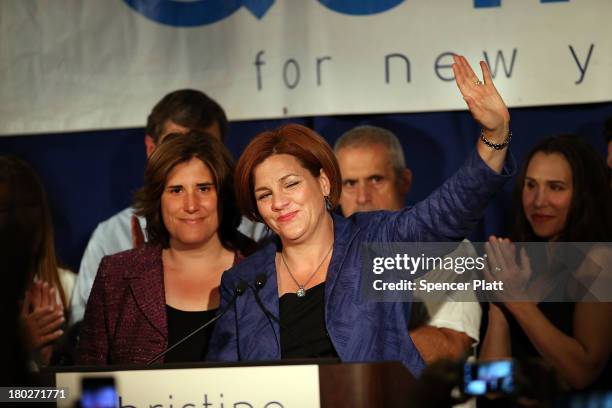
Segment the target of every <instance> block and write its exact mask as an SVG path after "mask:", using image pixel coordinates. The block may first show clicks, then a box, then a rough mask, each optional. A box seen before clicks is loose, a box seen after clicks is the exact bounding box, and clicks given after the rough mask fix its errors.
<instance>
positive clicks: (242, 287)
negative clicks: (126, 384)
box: [146, 279, 249, 365]
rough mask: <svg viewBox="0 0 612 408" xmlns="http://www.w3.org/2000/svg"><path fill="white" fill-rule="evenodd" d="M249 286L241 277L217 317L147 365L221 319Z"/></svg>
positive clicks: (148, 363)
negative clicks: (229, 299) (232, 294)
mask: <svg viewBox="0 0 612 408" xmlns="http://www.w3.org/2000/svg"><path fill="white" fill-rule="evenodd" d="M247 288H249V284H248V283H247V282H246V281H245V280H243V279H240V281H239V282H238V285H236V288H235V289H234V296H232V300H231V301H230V302H229V303H228V304H227V305H225V307H224V308H223V310H222V311H221V313H218V314H217V315H216V316H215V317H213V318H212V319H210V320H208V321H207V322H206V323H204V324H203V325H202V326H200V327H198V328H197V329H195V330H194V331H192V332H191V333H189V334H188V335H186V336H185V337H183V338H182V339H180V340H179V341H177V342H176V343H174V344H173V345H172V346H170V347H168V348H167V349H165V350H164V351H162V352H161V353H159V354H158V355H156V356H155V357H153V358H152V359H151V360H149V361H148V362H147V364H146V365H151V364H153V363H154V362H156V361H157V360H159V359H160V358H162V357H163V356H165V355H166V354H168V353H169V352H170V351H172V350H174V349H175V348H177V347H178V346H180V345H181V344H183V343H184V342H185V341H187V340H188V339H189V338H191V337H192V336H194V335H196V334H197V333H199V332H200V331H202V330H204V329H205V328H207V327H208V326H210V325H211V324H213V323H214V322H216V321H217V320H219V319H220V318H221V317H222V316H223V315H224V314H225V313H226V312H227V311H228V310H229V309H230V308H231V307H232V306H233V305H234V304H235V303H236V299H237V298H238V296H242V295H244V292H246V290H247Z"/></svg>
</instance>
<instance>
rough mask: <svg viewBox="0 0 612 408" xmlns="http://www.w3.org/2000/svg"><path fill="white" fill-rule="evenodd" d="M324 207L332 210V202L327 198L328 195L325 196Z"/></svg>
mask: <svg viewBox="0 0 612 408" xmlns="http://www.w3.org/2000/svg"><path fill="white" fill-rule="evenodd" d="M325 208H326V209H327V211H331V210H332V203H331V200H330V199H329V196H325Z"/></svg>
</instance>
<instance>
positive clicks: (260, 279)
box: [249, 273, 283, 354]
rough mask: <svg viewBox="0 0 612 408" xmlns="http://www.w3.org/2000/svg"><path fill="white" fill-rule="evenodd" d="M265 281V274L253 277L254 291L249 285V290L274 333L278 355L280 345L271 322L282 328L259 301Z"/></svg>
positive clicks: (278, 321) (266, 278) (280, 352)
mask: <svg viewBox="0 0 612 408" xmlns="http://www.w3.org/2000/svg"><path fill="white" fill-rule="evenodd" d="M267 281H268V277H267V276H266V274H265V273H260V274H259V275H257V276H256V277H255V289H253V287H251V286H250V285H249V288H250V289H251V290H252V291H253V295H254V296H255V303H257V306H259V308H260V309H261V311H262V312H263V314H264V315H265V316H266V318H267V319H268V323H269V324H270V328H271V329H272V333H274V340H275V341H276V346H277V347H278V351H279V354H282V351H281V345H280V342H279V341H278V337H276V331H275V330H274V325H273V324H272V320H274V321H275V322H276V323H278V325H279V326H280V327H283V326H282V325H281V322H280V320H279V319H278V318H277V317H276V316H274V315H273V314H272V312H270V311H269V310H268V309H267V308H266V307H265V306H264V304H263V302H262V301H261V298H260V297H259V291H260V290H261V289H262V288H263V287H264V286H265V284H266V282H267ZM270 319H272V320H270Z"/></svg>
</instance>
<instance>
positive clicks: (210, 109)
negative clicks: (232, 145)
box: [146, 89, 227, 143]
mask: <svg viewBox="0 0 612 408" xmlns="http://www.w3.org/2000/svg"><path fill="white" fill-rule="evenodd" d="M168 121H171V122H174V123H176V124H177V125H180V126H183V127H186V128H187V129H205V128H207V127H209V126H211V125H212V124H213V123H215V122H217V123H218V124H219V130H220V132H221V141H223V140H225V135H226V134H227V117H226V116H225V112H224V111H223V108H222V107H221V106H220V105H219V104H218V103H217V102H215V101H214V100H213V99H212V98H210V97H209V96H208V95H206V94H205V93H204V92H201V91H197V90H195V89H179V90H177V91H174V92H170V93H169V94H167V95H165V96H164V97H163V98H162V99H161V100H160V101H159V102H157V104H156V105H155V106H154V107H153V110H152V111H151V113H150V114H149V117H148V118H147V128H146V130H147V135H149V136H151V137H152V138H153V140H154V141H155V143H157V142H159V138H160V137H161V136H162V133H163V131H164V127H165V126H166V123H167V122H168Z"/></svg>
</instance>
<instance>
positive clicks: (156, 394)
mask: <svg viewBox="0 0 612 408" xmlns="http://www.w3.org/2000/svg"><path fill="white" fill-rule="evenodd" d="M85 377H98V378H104V377H113V378H114V379H115V383H116V386H117V390H118V394H119V406H120V407H124V408H140V407H147V408H149V407H152V406H156V407H159V408H191V407H205V408H259V407H261V408H289V407H308V408H310V407H325V408H327V407H344V406H350V407H376V406H384V407H396V406H397V407H406V406H408V405H409V397H410V395H411V393H412V391H413V389H414V387H415V382H416V380H415V379H414V377H413V376H412V375H411V374H410V373H409V372H408V370H407V369H406V368H405V367H404V366H403V365H402V364H401V363H399V362H380V363H338V361H337V360H295V361H291V360H288V361H274V362H257V363H254V362H248V363H247V362H240V363H207V362H202V363H176V364H165V365H153V366H142V365H139V366H134V365H131V366H127V365H115V366H96V367H90V366H87V367H85V366H82V367H80V366H74V367H54V368H49V369H47V370H46V371H45V372H43V379H44V381H45V383H47V385H48V386H55V387H62V388H66V389H67V391H68V398H67V399H65V400H58V407H74V404H75V402H76V401H77V400H78V398H79V397H80V393H81V381H82V379H83V378H85Z"/></svg>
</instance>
